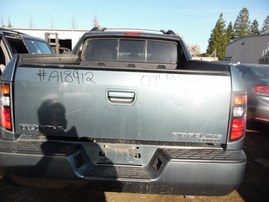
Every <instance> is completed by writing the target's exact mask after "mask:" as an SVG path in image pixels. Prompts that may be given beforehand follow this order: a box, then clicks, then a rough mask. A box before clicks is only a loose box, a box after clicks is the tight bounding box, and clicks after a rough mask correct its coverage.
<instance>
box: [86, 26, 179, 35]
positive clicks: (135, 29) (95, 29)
mask: <svg viewBox="0 0 269 202" xmlns="http://www.w3.org/2000/svg"><path fill="white" fill-rule="evenodd" d="M91 31H101V32H104V31H115V32H117V31H133V32H135V31H138V32H153V33H154V32H155V33H163V34H175V33H174V32H173V31H172V30H168V31H165V30H163V29H161V30H156V29H141V28H106V27H102V28H101V27H94V28H92V29H91Z"/></svg>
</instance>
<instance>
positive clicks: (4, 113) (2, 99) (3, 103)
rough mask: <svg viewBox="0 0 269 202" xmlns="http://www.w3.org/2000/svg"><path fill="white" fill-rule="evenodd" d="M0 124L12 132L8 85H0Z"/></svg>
mask: <svg viewBox="0 0 269 202" xmlns="http://www.w3.org/2000/svg"><path fill="white" fill-rule="evenodd" d="M0 120H1V121H0V124H1V127H2V128H4V129H7V130H12V118H11V105H10V85H9V84H6V83H2V84H0Z"/></svg>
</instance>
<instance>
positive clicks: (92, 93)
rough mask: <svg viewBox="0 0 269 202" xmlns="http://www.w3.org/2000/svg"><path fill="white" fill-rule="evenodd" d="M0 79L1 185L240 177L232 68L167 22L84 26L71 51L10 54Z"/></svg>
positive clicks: (123, 187)
mask: <svg viewBox="0 0 269 202" xmlns="http://www.w3.org/2000/svg"><path fill="white" fill-rule="evenodd" d="M0 84H1V139H0V174H1V175H2V176H3V178H4V179H7V180H9V181H10V182H13V183H17V184H22V185H28V186H38V185H40V186H41V184H42V186H56V185H57V186H58V184H59V187H65V186H71V185H73V186H79V185H85V186H86V185H87V186H89V187H91V188H93V189H97V190H102V191H118V192H138V193H158V194H181V195H226V194H228V193H230V192H232V191H233V190H235V189H236V188H237V187H238V186H239V185H240V183H241V181H242V179H243V177H244V172H245V167H246V160H247V158H246V155H245V153H244V151H243V150H242V146H243V141H244V136H245V126H246V100H247V99H246V91H245V89H244V88H243V85H242V81H241V78H240V75H239V74H238V71H237V70H236V68H235V66H233V65H232V64H220V63H210V62H204V61H194V60H192V59H191V56H190V54H189V52H188V50H187V48H186V46H185V45H184V42H183V41H182V39H181V38H180V37H179V36H178V35H176V34H174V32H172V31H167V32H165V31H161V32H155V31H152V30H140V29H134V30H133V29H93V30H91V31H89V32H87V33H85V34H84V36H83V37H82V38H81V39H80V41H79V42H78V44H77V45H76V47H75V48H74V50H73V52H72V54H69V55H51V56H50V55H29V54H28V55H16V56H15V57H14V58H13V59H12V60H11V61H10V63H9V64H8V66H7V68H6V69H5V71H4V72H3V75H2V76H1V81H0ZM36 180H37V181H38V182H36ZM52 182H54V183H52ZM57 186H56V187H57Z"/></svg>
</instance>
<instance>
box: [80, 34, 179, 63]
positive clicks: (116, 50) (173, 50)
mask: <svg viewBox="0 0 269 202" xmlns="http://www.w3.org/2000/svg"><path fill="white" fill-rule="evenodd" d="M84 55H85V57H86V59H87V60H89V61H122V62H124V61H130V62H149V63H168V64H176V63H177V43H173V42H167V41H156V40H147V39H144V40H143V39H141V40H140V39H139V40H136V39H91V40H88V42H87V46H86V50H85V52H84Z"/></svg>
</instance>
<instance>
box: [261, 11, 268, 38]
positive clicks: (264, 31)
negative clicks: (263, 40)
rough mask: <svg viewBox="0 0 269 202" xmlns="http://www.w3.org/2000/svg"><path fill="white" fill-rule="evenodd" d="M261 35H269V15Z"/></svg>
mask: <svg viewBox="0 0 269 202" xmlns="http://www.w3.org/2000/svg"><path fill="white" fill-rule="evenodd" d="M261 33H262V34H269V15H268V16H267V17H266V19H265V20H264V21H263V27H262V30H261Z"/></svg>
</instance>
